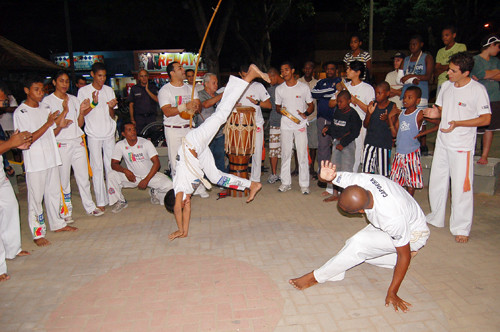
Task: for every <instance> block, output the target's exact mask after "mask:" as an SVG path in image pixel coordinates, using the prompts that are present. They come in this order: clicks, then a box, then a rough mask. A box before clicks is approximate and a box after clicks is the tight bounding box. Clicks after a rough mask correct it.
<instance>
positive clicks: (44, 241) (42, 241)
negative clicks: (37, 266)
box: [33, 237, 51, 247]
mask: <svg viewBox="0 0 500 332" xmlns="http://www.w3.org/2000/svg"><path fill="white" fill-rule="evenodd" d="M33 242H35V244H36V245H37V246H39V247H46V246H49V245H50V244H51V243H50V241H49V240H47V239H46V238H44V237H41V238H39V239H34V240H33Z"/></svg>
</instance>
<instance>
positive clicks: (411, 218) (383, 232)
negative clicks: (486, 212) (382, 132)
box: [289, 163, 430, 312]
mask: <svg viewBox="0 0 500 332" xmlns="http://www.w3.org/2000/svg"><path fill="white" fill-rule="evenodd" d="M320 176H321V178H323V179H324V180H325V181H328V182H333V184H334V185H337V186H339V187H342V188H345V189H344V191H343V192H342V194H340V197H339V203H338V206H339V208H340V209H342V210H343V211H345V212H347V213H349V214H355V213H364V214H365V215H366V218H367V219H368V221H369V222H370V224H369V225H368V226H366V227H364V228H363V229H362V230H360V231H359V232H357V233H356V234H355V235H354V236H352V237H351V238H350V239H348V240H347V241H346V243H345V246H344V247H343V248H342V249H341V250H340V251H339V252H338V253H337V255H336V256H334V257H333V258H331V259H330V260H329V261H328V262H326V263H325V264H324V265H323V266H321V267H320V268H319V269H316V270H314V271H312V272H310V273H308V274H305V275H304V276H302V277H300V278H296V279H291V280H290V281H289V282H290V284H291V285H292V286H294V287H295V288H297V289H299V290H303V289H306V288H308V287H311V286H313V285H315V284H317V283H324V282H325V281H339V280H343V279H344V276H345V272H346V271H347V270H349V269H351V268H353V267H355V266H357V265H359V264H361V263H364V262H366V263H369V264H372V265H376V266H380V267H384V268H392V269H394V274H393V277H392V281H391V284H390V286H389V289H388V290H387V295H386V297H385V305H386V306H389V305H391V304H392V305H393V307H394V310H396V311H398V310H402V311H403V312H407V311H408V310H409V306H411V304H410V303H408V302H406V301H404V300H403V299H401V298H400V297H399V296H398V294H397V293H398V290H399V288H400V286H401V283H402V282H403V279H404V277H405V275H406V272H407V271H408V267H409V266H410V260H411V258H413V257H414V256H415V255H416V254H417V252H418V250H419V249H421V248H422V247H423V246H424V245H425V243H426V242H427V239H428V238H429V235H430V232H429V228H428V227H427V224H426V222H425V215H424V212H423V211H422V209H421V208H420V206H419V205H418V203H417V202H416V201H415V200H414V199H413V197H411V196H410V195H409V194H408V192H406V191H405V190H404V189H403V188H402V187H401V186H400V185H398V184H397V183H395V182H393V181H391V180H389V179H387V178H385V177H383V176H381V175H374V174H365V173H359V174H356V173H348V172H339V173H337V172H336V170H335V166H334V165H333V164H332V163H325V165H322V167H321V175H320Z"/></svg>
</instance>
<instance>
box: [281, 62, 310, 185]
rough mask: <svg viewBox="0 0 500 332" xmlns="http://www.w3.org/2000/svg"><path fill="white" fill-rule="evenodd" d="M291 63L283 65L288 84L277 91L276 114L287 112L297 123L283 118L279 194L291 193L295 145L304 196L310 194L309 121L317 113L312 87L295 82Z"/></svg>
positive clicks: (282, 68)
mask: <svg viewBox="0 0 500 332" xmlns="http://www.w3.org/2000/svg"><path fill="white" fill-rule="evenodd" d="M294 73H295V68H294V66H293V64H292V63H290V62H284V63H283V64H282V65H281V76H282V77H283V79H284V80H285V82H284V83H282V84H280V85H279V86H278V87H277V88H276V111H278V112H280V113H282V112H281V110H282V109H283V110H286V111H287V113H289V114H291V115H292V116H293V117H294V118H295V119H296V121H297V122H299V123H296V122H294V121H293V120H291V119H290V118H288V117H287V116H282V117H281V186H280V187H279V191H281V192H285V191H288V190H290V189H292V176H291V173H290V161H291V159H292V149H293V143H294V141H295V147H296V149H297V159H298V161H299V186H300V190H301V192H302V194H304V195H307V194H309V163H308V156H307V117H308V116H309V115H310V114H311V113H312V112H313V111H314V103H313V99H312V95H311V90H309V87H308V86H307V85H306V84H305V83H302V82H298V81H297V80H296V79H295V78H294V76H293V75H294Z"/></svg>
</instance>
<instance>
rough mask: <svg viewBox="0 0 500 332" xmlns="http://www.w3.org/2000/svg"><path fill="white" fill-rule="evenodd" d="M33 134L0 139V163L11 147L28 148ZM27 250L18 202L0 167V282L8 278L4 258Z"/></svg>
mask: <svg viewBox="0 0 500 332" xmlns="http://www.w3.org/2000/svg"><path fill="white" fill-rule="evenodd" d="M32 139H33V135H32V134H31V133H30V132H28V131H23V132H21V133H19V132H15V133H14V134H12V135H11V136H10V138H9V140H7V141H3V140H0V163H1V162H2V154H3V153H5V152H7V151H9V150H10V149H13V148H19V149H28V148H29V147H30V145H31V142H32ZM27 255H29V252H27V251H24V250H22V249H21V227H20V223H19V204H18V203H17V199H16V195H15V194H14V190H13V189H12V185H11V184H10V181H9V180H8V179H7V177H6V176H5V173H4V170H3V167H2V168H0V282H2V281H6V280H9V279H10V276H9V275H8V274H7V264H6V262H5V259H14V258H16V257H17V256H27Z"/></svg>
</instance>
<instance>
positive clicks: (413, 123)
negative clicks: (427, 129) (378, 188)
mask: <svg viewBox="0 0 500 332" xmlns="http://www.w3.org/2000/svg"><path fill="white" fill-rule="evenodd" d="M421 93H422V92H421V90H420V88H419V87H417V86H412V87H409V88H408V89H406V91H405V93H404V96H403V106H404V110H405V111H404V112H402V111H401V110H400V109H398V108H394V109H393V110H392V111H391V113H389V123H390V125H389V128H390V129H391V133H392V136H393V137H396V155H395V156H394V161H393V163H392V169H391V180H392V181H395V182H397V183H398V184H399V185H400V186H401V187H404V188H406V190H408V192H409V193H410V195H412V196H413V195H414V194H415V189H421V188H423V187H424V182H423V181H422V163H421V162H420V142H419V141H418V139H417V138H418V135H419V131H420V128H421V127H422V122H423V121H424V114H423V112H422V110H421V109H419V108H417V106H418V104H419V103H420V96H421Z"/></svg>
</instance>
